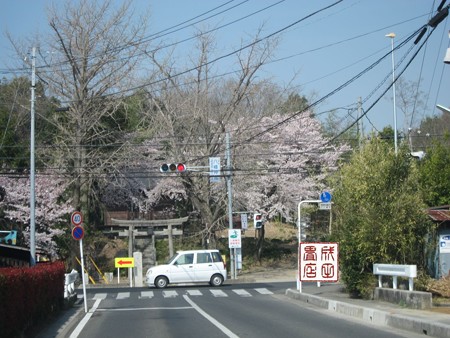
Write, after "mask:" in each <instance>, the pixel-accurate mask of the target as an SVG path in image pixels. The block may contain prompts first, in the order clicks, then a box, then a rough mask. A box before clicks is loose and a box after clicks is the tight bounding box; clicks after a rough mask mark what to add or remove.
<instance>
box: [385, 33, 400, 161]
mask: <svg viewBox="0 0 450 338" xmlns="http://www.w3.org/2000/svg"><path fill="white" fill-rule="evenodd" d="M385 36H386V37H387V38H391V58H392V95H393V102H394V149H395V155H397V110H396V108H395V62H394V38H395V33H389V34H386V35H385Z"/></svg>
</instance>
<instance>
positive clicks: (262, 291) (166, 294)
mask: <svg viewBox="0 0 450 338" xmlns="http://www.w3.org/2000/svg"><path fill="white" fill-rule="evenodd" d="M183 295H188V296H193V297H200V296H213V297H216V298H225V297H231V296H236V295H237V296H239V297H253V296H255V295H273V292H272V291H270V290H268V289H266V288H255V289H250V290H246V289H232V290H226V291H225V290H221V289H204V290H199V289H189V290H183V291H179V290H162V291H160V290H158V291H152V290H146V291H140V292H108V293H104V292H99V293H94V294H92V295H91V296H92V298H91V299H93V300H97V299H107V298H109V299H116V300H122V299H129V298H133V297H136V298H138V299H152V298H155V297H162V298H176V297H179V296H183ZM89 298H90V297H89Z"/></svg>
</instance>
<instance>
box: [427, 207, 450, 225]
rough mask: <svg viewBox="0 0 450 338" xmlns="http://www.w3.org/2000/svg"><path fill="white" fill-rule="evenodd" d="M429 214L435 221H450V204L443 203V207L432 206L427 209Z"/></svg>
mask: <svg viewBox="0 0 450 338" xmlns="http://www.w3.org/2000/svg"><path fill="white" fill-rule="evenodd" d="M427 211H428V215H429V216H430V217H431V219H432V220H433V221H436V222H445V221H450V206H449V205H443V206H441V207H435V208H430V209H428V210H427Z"/></svg>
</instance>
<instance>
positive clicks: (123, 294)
mask: <svg viewBox="0 0 450 338" xmlns="http://www.w3.org/2000/svg"><path fill="white" fill-rule="evenodd" d="M125 298H130V293H129V292H119V293H118V294H117V297H116V299H125Z"/></svg>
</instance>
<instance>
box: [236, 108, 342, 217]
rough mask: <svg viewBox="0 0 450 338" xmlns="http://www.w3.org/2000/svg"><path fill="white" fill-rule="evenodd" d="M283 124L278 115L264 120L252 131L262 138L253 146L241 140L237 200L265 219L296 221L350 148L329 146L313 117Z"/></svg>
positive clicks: (307, 116)
mask: <svg viewBox="0 0 450 338" xmlns="http://www.w3.org/2000/svg"><path fill="white" fill-rule="evenodd" d="M285 119H286V117H285V116H283V115H279V114H275V115H273V116H267V117H264V118H263V119H261V120H260V121H259V122H258V123H256V124H255V127H254V132H256V133H258V134H260V135H261V136H260V137H258V138H255V139H253V140H252V141H251V142H249V143H245V139H244V140H242V136H245V135H241V136H240V139H241V140H238V141H237V146H236V148H237V149H236V160H235V171H234V172H235V175H234V180H235V198H236V199H237V200H238V201H240V203H241V204H243V205H245V206H246V207H247V210H250V211H258V212H261V213H262V214H263V215H264V217H265V218H266V219H272V218H274V217H275V216H277V215H278V216H281V217H283V218H284V219H286V220H287V221H293V220H294V218H295V214H296V210H297V205H298V203H299V202H300V201H302V200H305V199H312V198H313V199H317V198H318V196H319V194H320V191H321V190H322V189H323V188H325V179H326V177H327V175H329V174H330V173H331V172H334V171H336V170H337V169H338V164H339V159H340V157H341V156H342V154H343V153H344V152H346V151H348V150H349V147H348V146H347V145H335V144H331V143H329V142H328V141H329V140H328V139H327V138H326V137H325V136H324V135H323V133H322V132H321V124H320V121H318V120H317V119H315V118H314V117H313V114H312V113H311V112H308V111H305V112H303V113H301V114H299V116H298V117H297V118H295V119H293V120H291V121H288V122H285V123H284V122H283V121H284V120H285ZM274 126H275V127H274ZM272 127H273V128H272Z"/></svg>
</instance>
